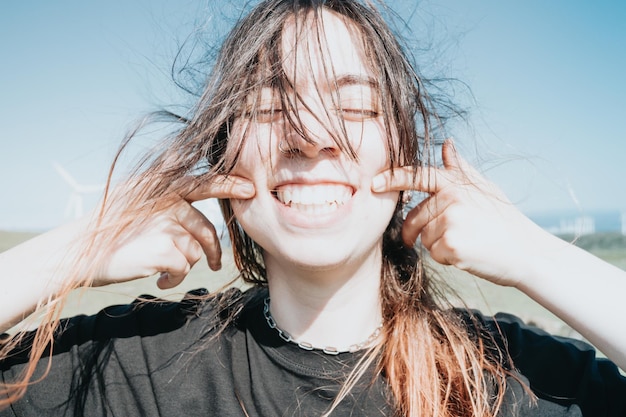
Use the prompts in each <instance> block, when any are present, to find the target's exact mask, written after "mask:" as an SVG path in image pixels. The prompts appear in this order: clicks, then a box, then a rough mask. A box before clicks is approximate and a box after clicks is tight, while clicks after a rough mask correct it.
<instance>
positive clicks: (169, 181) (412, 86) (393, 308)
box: [0, 0, 507, 417]
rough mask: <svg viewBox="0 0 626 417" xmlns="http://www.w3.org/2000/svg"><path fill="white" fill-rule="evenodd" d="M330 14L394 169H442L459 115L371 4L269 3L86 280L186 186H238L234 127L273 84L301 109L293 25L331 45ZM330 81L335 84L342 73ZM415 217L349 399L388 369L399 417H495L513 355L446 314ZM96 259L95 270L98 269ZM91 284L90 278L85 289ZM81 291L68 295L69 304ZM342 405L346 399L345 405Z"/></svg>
mask: <svg viewBox="0 0 626 417" xmlns="http://www.w3.org/2000/svg"><path fill="white" fill-rule="evenodd" d="M323 10H330V11H332V12H334V13H336V14H337V15H339V16H341V17H342V18H344V19H345V20H346V22H348V24H347V26H349V29H350V30H352V31H353V36H354V39H355V40H356V43H357V45H361V46H362V48H363V51H362V52H363V54H364V56H365V58H366V62H367V63H368V64H369V65H370V67H371V68H370V69H371V70H372V73H373V74H375V77H376V78H377V83H378V86H379V91H380V96H381V97H380V100H381V107H382V110H383V111H382V117H383V119H384V126H385V128H386V129H387V138H388V144H387V147H388V150H389V159H390V160H389V163H390V165H391V166H392V167H398V166H407V165H412V166H415V167H419V166H427V165H430V164H432V163H433V162H434V159H435V158H434V156H433V155H434V150H435V148H436V145H437V138H442V137H443V133H442V132H443V125H444V118H445V117H444V116H445V115H444V114H443V113H442V110H445V111H447V110H449V109H450V108H452V107H450V106H448V104H447V103H442V102H439V101H437V100H434V99H433V98H432V97H430V96H429V95H428V93H427V87H428V82H427V80H425V79H424V78H423V77H421V76H420V75H419V73H418V71H417V69H416V67H415V66H413V65H412V64H411V62H410V61H409V59H408V58H407V56H408V55H407V53H406V51H405V50H404V49H403V47H402V45H401V44H400V43H399V42H398V38H397V37H396V36H395V35H394V34H393V32H392V31H391V30H390V28H389V25H388V24H387V23H386V22H385V19H384V18H383V16H382V14H381V13H380V11H379V10H378V9H377V8H376V7H375V6H374V5H373V4H371V2H368V1H359V0H326V1H323V0H267V1H263V2H261V3H260V4H259V5H258V6H256V7H255V8H254V9H253V10H252V11H251V12H250V13H249V14H247V15H246V16H245V17H244V18H242V19H241V20H240V21H239V22H238V23H237V24H236V25H235V27H234V28H233V29H232V31H231V32H230V34H229V35H228V37H227V38H226V39H225V41H224V42H223V45H222V47H221V50H220V51H219V54H218V55H217V58H216V60H215V62H214V65H213V69H212V72H211V73H210V75H209V76H208V78H207V80H206V84H205V86H204V90H203V92H202V94H201V96H200V97H199V99H198V100H197V102H196V104H195V106H194V108H193V109H192V111H191V112H189V114H187V115H184V116H177V115H172V114H168V115H167V116H168V117H169V118H172V117H173V118H174V119H176V121H178V122H181V123H182V125H181V126H182V127H181V128H180V129H179V130H177V131H176V132H175V133H174V134H173V135H171V136H168V137H167V138H166V139H165V140H164V142H163V144H162V145H160V146H159V147H158V149H157V151H156V152H155V153H152V154H150V155H148V156H146V158H145V159H144V160H143V161H142V162H141V164H140V165H139V167H138V168H137V171H136V172H135V173H134V175H133V177H132V178H133V179H132V183H133V185H134V186H133V187H130V188H128V189H127V190H126V192H127V194H126V195H124V196H118V197H116V196H112V197H110V198H108V199H107V200H106V201H105V204H104V205H103V208H102V211H101V213H100V214H101V217H100V219H103V218H105V216H107V215H108V211H115V210H116V208H119V204H118V203H119V201H122V200H123V202H124V204H125V206H124V209H123V210H121V212H120V213H118V215H117V217H116V219H117V221H114V222H113V221H107V223H103V222H97V223H96V224H95V226H94V232H93V234H92V235H90V236H89V239H88V245H87V247H86V249H85V250H84V251H83V252H82V253H83V257H82V258H81V260H82V262H81V265H83V266H84V267H85V269H83V270H80V271H77V272H76V276H81V275H82V276H85V277H89V275H90V272H91V273H92V274H93V272H94V269H95V268H97V267H98V265H101V264H102V263H104V262H105V261H106V255H107V251H106V250H100V249H103V248H106V247H107V245H110V244H111V243H110V242H116V241H120V240H123V239H124V238H125V236H126V235H125V233H126V231H130V230H132V229H133V227H132V226H133V225H134V224H136V223H140V222H141V221H143V219H146V218H147V217H149V215H150V213H152V212H155V211H158V210H162V209H163V208H164V207H165V206H166V205H167V204H168V199H163V196H168V195H174V194H175V195H179V194H180V191H181V190H178V189H177V188H176V187H177V184H179V182H177V180H179V179H180V178H181V177H183V176H186V175H189V174H190V173H193V174H194V175H196V177H197V179H198V182H202V181H211V180H212V179H213V178H214V177H215V176H216V175H224V174H225V175H228V174H229V173H230V172H231V171H232V169H233V167H234V166H235V165H236V164H237V159H238V156H239V153H240V152H239V151H240V149H241V146H242V143H238V142H237V141H235V140H234V139H233V136H232V135H231V130H232V127H233V123H234V121H235V119H236V118H237V117H240V116H241V115H242V113H243V112H244V111H245V112H247V113H248V114H251V115H252V116H254V114H255V112H256V107H255V104H254V101H253V104H252V108H247V109H245V110H244V109H243V105H244V103H246V98H247V97H250V96H254V95H255V94H258V91H259V89H260V88H261V87H263V86H264V85H266V83H267V82H268V80H269V81H270V82H271V83H272V85H273V87H275V89H276V91H278V92H279V94H280V95H281V97H282V99H283V101H284V103H286V104H287V105H288V104H289V103H290V97H289V94H290V93H289V91H290V89H289V81H288V80H287V77H286V76H285V74H284V72H283V71H282V59H283V57H282V56H281V36H282V33H283V27H284V25H285V23H286V22H287V21H288V20H289V19H293V18H295V21H296V22H300V23H302V21H303V19H310V21H311V22H313V24H312V26H307V27H313V28H314V30H316V31H317V33H315V34H314V36H316V37H317V39H318V40H319V42H324V41H325V38H324V31H323V24H321V23H320V21H321V17H320V14H321V13H322V11H323ZM307 22H308V21H307ZM303 26H304V25H303ZM322 49H323V48H322ZM327 75H328V77H332V71H329V73H328V74H327ZM293 110H294V111H293V112H289V113H292V114H293V116H290V119H289V123H292V124H293V126H294V128H295V129H298V126H299V121H298V117H297V111H295V109H293ZM329 133H332V135H333V138H334V139H335V141H336V142H337V144H338V146H339V148H340V149H341V150H342V151H343V152H345V153H346V154H348V155H349V156H351V157H356V156H355V155H356V154H355V152H354V150H353V149H352V148H351V146H350V142H349V141H348V140H347V138H346V137H345V136H346V135H345V131H343V129H342V128H341V125H339V126H334V127H332V126H331V127H329ZM132 136H133V135H130V138H132ZM305 139H306V140H311V139H308V138H305ZM122 148H123V147H122ZM120 152H121V151H120ZM220 204H221V207H222V210H223V213H224V216H225V218H226V219H227V220H228V228H229V234H230V239H231V241H232V247H233V253H234V258H235V263H236V265H237V267H238V269H239V271H240V274H241V278H242V279H243V280H244V281H246V282H248V283H250V284H253V285H257V286H265V285H266V274H265V267H264V264H263V251H262V248H261V247H259V246H258V245H257V243H256V242H254V241H253V240H252V239H251V238H250V237H249V236H248V235H247V234H246V231H245V230H244V229H243V228H242V227H241V226H240V225H239V223H238V222H237V220H236V219H235V218H234V216H233V211H232V209H231V206H230V203H229V201H228V200H222V201H220ZM403 208H404V207H403V199H402V196H400V199H399V201H398V204H397V207H396V210H395V213H394V215H393V218H392V219H391V221H390V224H389V226H388V227H387V229H386V231H385V232H384V235H383V248H382V251H383V265H382V270H381V279H382V285H381V294H380V295H381V302H382V314H383V338H382V343H381V344H379V345H378V346H377V347H375V348H374V349H373V350H372V351H371V352H369V356H368V355H366V358H367V359H366V360H365V361H364V362H363V364H362V366H361V367H360V368H359V369H357V370H355V371H354V372H353V374H351V376H350V377H349V378H348V380H347V382H346V385H345V387H346V388H345V390H344V391H343V392H344V393H345V392H346V391H348V390H349V388H350V384H351V382H350V381H354V380H355V379H357V378H358V377H359V375H361V374H362V372H361V371H362V370H363V368H364V367H365V365H366V364H367V362H372V361H376V363H377V365H378V370H379V373H380V374H382V375H383V376H384V377H385V378H386V379H387V382H388V385H389V387H390V391H391V393H392V395H393V403H394V404H395V407H396V409H397V415H399V416H417V415H420V416H442V417H446V416H450V417H451V416H481V417H486V416H494V415H495V414H496V413H497V411H498V409H499V407H500V404H501V402H502V398H503V395H504V391H505V385H506V377H507V371H506V369H505V367H504V365H503V363H502V360H501V357H500V355H502V353H501V352H500V351H499V350H498V349H497V348H496V347H495V343H493V341H492V340H491V339H490V338H489V337H483V336H482V335H481V331H480V329H479V326H478V324H477V323H474V322H473V321H472V320H469V325H468V322H467V321H463V320H462V319H461V318H460V316H459V315H458V314H456V313H455V312H454V311H453V310H451V309H449V308H448V307H449V306H446V305H443V306H442V305H440V298H438V297H437V291H436V288H435V287H434V286H433V283H432V282H431V280H430V277H429V274H427V273H425V271H424V267H423V263H422V258H421V257H420V256H419V254H418V252H417V251H416V249H415V248H408V247H406V246H405V245H404V244H403V243H402V238H401V227H402V210H403ZM85 255H86V256H85ZM85 259H90V263H89V265H86V263H87V262H86V261H85ZM87 280H88V278H86V279H83V281H82V283H83V284H84V283H86V281H87ZM74 286H76V284H74ZM70 289H71V288H69V287H68V288H67V290H64V291H62V294H63V293H67V292H69V290H70ZM59 299H60V300H62V297H61V298H59ZM55 311H58V310H55V309H52V310H51V312H50V313H49V314H48V317H47V318H46V319H45V323H47V324H46V325H44V326H43V327H41V328H40V329H39V331H38V333H37V335H36V337H35V339H34V343H33V348H32V351H31V364H30V366H29V367H28V368H27V370H26V372H25V374H24V376H23V380H22V382H17V383H15V384H14V385H5V386H4V391H5V392H6V393H8V397H9V402H10V401H14V400H16V399H17V398H19V397H20V396H21V395H22V394H23V392H24V391H25V389H26V387H27V385H28V380H29V378H30V377H31V376H32V373H33V371H34V363H35V362H36V361H38V360H39V359H40V358H41V355H42V353H43V352H44V350H45V347H46V346H47V344H48V343H49V341H50V340H51V339H52V334H53V330H54V325H55V324H56V323H57V320H58V319H57V316H56V314H57V313H55ZM14 344H15V340H14V341H13V342H12V343H9V344H6V345H5V346H4V348H3V350H2V352H0V353H2V354H6V353H7V351H8V349H9V348H10V347H11V346H12V345H14ZM494 352H495V353H494ZM340 400H341V395H340V397H339V398H338V399H337V400H336V402H337V401H340ZM1 401H2V400H0V406H1V405H2V403H1ZM330 411H332V408H331V410H329V412H330Z"/></svg>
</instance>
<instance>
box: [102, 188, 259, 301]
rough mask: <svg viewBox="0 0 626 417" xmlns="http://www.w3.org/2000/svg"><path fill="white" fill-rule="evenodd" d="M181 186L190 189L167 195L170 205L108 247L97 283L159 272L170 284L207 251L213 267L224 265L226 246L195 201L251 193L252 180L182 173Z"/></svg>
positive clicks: (160, 282) (244, 196) (245, 196)
mask: <svg viewBox="0 0 626 417" xmlns="http://www.w3.org/2000/svg"><path fill="white" fill-rule="evenodd" d="M177 188H178V189H182V190H185V189H189V190H191V191H189V192H185V193H184V197H183V196H180V195H173V196H164V199H168V197H169V200H171V202H170V201H168V204H167V207H166V208H165V209H163V210H161V211H157V213H155V215H154V216H152V217H151V218H149V219H146V220H144V221H139V222H135V223H133V226H131V228H130V230H126V231H124V233H123V235H122V236H121V240H120V242H119V243H118V244H117V245H116V246H115V247H113V248H109V249H110V251H109V253H110V256H108V257H107V259H105V260H104V261H105V262H104V265H103V267H102V268H101V270H100V272H99V273H98V274H97V276H96V277H95V280H94V282H93V285H96V286H100V285H107V284H110V283H115V282H123V281H129V280H132V279H137V278H144V277H148V276H152V275H154V274H157V273H160V276H159V279H158V281H157V285H158V287H159V288H161V289H168V288H172V287H175V286H176V285H178V284H180V283H181V282H182V280H183V279H184V278H185V276H186V275H187V274H188V273H189V271H190V269H191V267H192V266H193V265H194V264H195V263H196V262H198V261H199V260H200V259H201V257H202V255H203V254H204V255H205V256H206V258H207V262H208V264H209V267H210V268H211V269H212V270H214V271H217V270H219V269H220V268H221V257H222V251H221V247H220V242H219V237H218V236H217V233H216V231H215V227H214V226H213V224H212V223H211V222H210V221H209V220H208V219H207V218H206V217H205V216H204V214H202V213H201V212H200V211H199V210H198V209H197V208H195V207H193V206H192V205H191V203H193V202H195V201H199V200H205V199H208V198H222V199H224V198H229V199H231V198H232V199H242V200H245V199H249V198H252V197H253V196H254V193H255V190H254V186H253V185H252V182H250V181H248V180H246V179H244V178H241V177H236V176H228V177H225V176H221V177H217V179H216V180H215V181H212V182H210V183H204V184H200V185H197V184H195V183H194V179H193V178H183V179H182V180H181V184H179V186H178V187H177Z"/></svg>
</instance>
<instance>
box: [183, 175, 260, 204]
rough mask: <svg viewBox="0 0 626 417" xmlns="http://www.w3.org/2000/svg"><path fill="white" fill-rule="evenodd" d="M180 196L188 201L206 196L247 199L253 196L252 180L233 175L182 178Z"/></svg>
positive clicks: (203, 198)
mask: <svg viewBox="0 0 626 417" xmlns="http://www.w3.org/2000/svg"><path fill="white" fill-rule="evenodd" d="M182 181H183V184H181V187H180V188H181V189H182V190H183V192H182V193H181V196H182V197H183V198H184V199H185V200H186V201H188V202H190V203H193V202H194V201H199V200H206V199H207V198H236V199H240V200H247V199H249V198H252V197H254V194H255V189H254V185H253V184H252V181H250V180H247V179H245V178H242V177H238V176H234V175H217V176H215V177H214V178H212V180H211V181H201V180H199V179H198V178H197V177H185V178H183V180H182Z"/></svg>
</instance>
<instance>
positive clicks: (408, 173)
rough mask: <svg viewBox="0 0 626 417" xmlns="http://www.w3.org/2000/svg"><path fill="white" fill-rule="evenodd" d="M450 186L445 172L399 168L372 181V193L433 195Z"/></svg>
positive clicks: (385, 172)
mask: <svg viewBox="0 0 626 417" xmlns="http://www.w3.org/2000/svg"><path fill="white" fill-rule="evenodd" d="M449 184H450V179H448V177H447V175H446V173H445V170H443V169H439V168H432V167H400V168H393V169H388V170H386V171H383V172H381V173H380V174H378V175H376V176H375V177H374V178H373V179H372V191H374V192H375V193H384V192H387V191H407V190H412V191H420V192H424V193H429V194H434V193H437V192H439V191H440V190H441V189H442V188H444V187H446V186H447V185H449Z"/></svg>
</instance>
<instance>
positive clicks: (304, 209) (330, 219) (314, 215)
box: [270, 179, 357, 228]
mask: <svg viewBox="0 0 626 417" xmlns="http://www.w3.org/2000/svg"><path fill="white" fill-rule="evenodd" d="M306 187H312V188H316V189H318V190H320V189H321V190H324V189H325V187H327V188H326V189H331V190H332V189H334V190H339V189H340V188H347V189H349V190H347V191H344V192H340V191H338V192H339V193H340V194H343V195H344V198H342V199H341V201H340V202H336V201H328V200H325V199H324V198H322V199H320V200H319V201H307V202H306V203H305V202H290V203H289V204H286V203H283V202H282V201H281V200H280V199H279V198H278V195H277V194H278V190H284V189H290V190H298V189H302V188H306ZM338 187H339V188H338ZM318 192H319V191H318ZM346 192H349V193H350V197H348V198H347V199H345V193H346ZM356 193H357V187H355V186H354V185H352V184H349V183H346V182H345V181H337V180H332V179H324V180H320V179H316V180H306V179H298V180H291V181H282V182H279V183H276V184H275V185H274V186H273V187H271V189H270V194H271V196H272V200H273V201H274V203H275V204H276V206H277V209H278V212H279V218H280V221H281V222H285V223H287V224H289V225H291V226H295V227H301V228H323V227H330V226H333V225H335V224H336V223H337V222H339V221H341V220H342V219H344V218H345V217H346V216H347V215H348V213H349V212H350V210H351V207H352V201H353V200H354V196H355V194H356Z"/></svg>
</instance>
